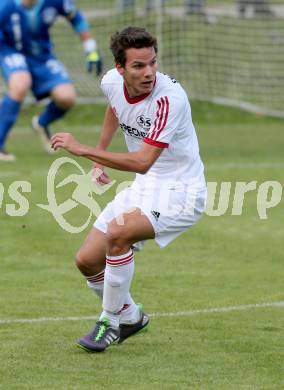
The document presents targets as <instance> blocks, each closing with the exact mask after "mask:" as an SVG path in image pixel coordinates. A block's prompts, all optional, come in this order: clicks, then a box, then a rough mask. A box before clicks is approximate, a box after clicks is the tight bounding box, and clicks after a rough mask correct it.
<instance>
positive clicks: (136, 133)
mask: <svg viewBox="0 0 284 390" xmlns="http://www.w3.org/2000/svg"><path fill="white" fill-rule="evenodd" d="M119 126H120V127H121V129H122V130H123V132H124V133H125V134H126V135H130V136H131V137H134V138H139V139H143V138H144V137H146V135H147V132H146V131H142V130H140V129H136V128H135V127H131V126H128V125H126V124H125V123H120V124H119Z"/></svg>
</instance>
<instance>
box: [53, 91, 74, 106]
mask: <svg viewBox="0 0 284 390" xmlns="http://www.w3.org/2000/svg"><path fill="white" fill-rule="evenodd" d="M75 102H76V97H75V95H73V94H72V95H68V94H66V95H62V96H60V97H59V98H58V99H56V104H57V105H58V106H59V107H60V108H62V109H65V110H68V109H69V108H71V107H72V106H74V104H75Z"/></svg>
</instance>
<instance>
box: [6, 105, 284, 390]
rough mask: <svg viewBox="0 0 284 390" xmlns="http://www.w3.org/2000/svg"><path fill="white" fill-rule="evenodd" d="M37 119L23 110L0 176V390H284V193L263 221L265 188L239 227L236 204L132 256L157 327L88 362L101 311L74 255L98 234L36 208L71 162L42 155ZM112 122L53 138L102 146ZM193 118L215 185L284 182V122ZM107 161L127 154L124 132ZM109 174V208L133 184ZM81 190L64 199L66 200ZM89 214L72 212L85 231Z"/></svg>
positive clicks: (82, 119) (91, 120)
mask: <svg viewBox="0 0 284 390" xmlns="http://www.w3.org/2000/svg"><path fill="white" fill-rule="evenodd" d="M34 111H37V109H33V108H28V109H25V110H24V111H23V113H22V115H21V119H20V121H19V123H18V125H17V127H16V128H15V129H14V131H13V132H12V134H11V138H10V141H9V145H8V146H9V150H10V151H11V152H14V153H15V154H16V155H17V161H16V162H15V163H3V162H1V165H0V206H1V210H0V261H1V263H0V264H1V265H0V267H1V268H0V270H1V272H0V302H1V303H0V345H1V347H0V350H1V353H0V356H1V365H0V389H1V390H2V389H3V390H16V389H17V390H18V389H19V390H41V389H42V390H46V389H52V390H63V389H66V390H75V389H77V390H87V389H90V390H91V389H115V390H117V389H177V390H180V389H212V390H221V389H224V390H231V389H234V390H238V389H245V390H247V389H255V390H259V389H267V390H271V389H279V390H280V389H283V388H284V325H283V324H284V306H283V302H284V291H283V276H284V271H283V215H284V213H283V207H284V201H283V195H282V200H281V202H280V203H279V204H278V205H277V206H276V207H274V208H271V209H269V210H267V216H268V218H267V219H260V217H259V215H258V212H257V190H255V191H251V192H248V193H247V194H246V195H245V199H244V205H243V213H242V215H241V216H234V215H232V213H231V211H232V201H233V194H231V197H230V202H229V208H228V211H227V212H226V213H225V214H224V215H222V216H220V217H212V216H209V215H204V217H203V218H202V219H201V221H200V222H199V223H198V224H197V225H196V226H195V227H194V228H193V229H192V230H190V231H188V232H187V233H185V234H183V235H182V236H181V237H180V238H178V239H177V240H176V241H175V242H174V243H173V244H171V245H170V246H169V247H168V248H166V249H164V250H161V249H159V248H158V247H157V246H156V245H155V244H154V243H153V242H149V243H148V244H147V245H146V247H145V249H144V251H143V252H140V253H138V254H137V255H136V274H135V278H134V282H133V287H132V293H133V296H134V298H135V299H136V300H137V301H138V302H143V304H144V307H145V309H146V311H147V312H149V313H150V314H151V315H152V319H151V324H150V327H149V330H148V331H147V332H145V333H143V334H141V335H137V336H136V337H133V338H132V339H129V340H127V341H126V342H125V343H124V344H121V345H118V346H112V347H110V348H109V349H108V350H107V351H106V352H105V353H102V354H88V353H86V352H84V351H82V350H80V349H79V348H77V347H76V345H75V341H76V339H77V338H79V337H80V336H81V335H83V334H85V333H86V332H87V331H88V330H89V329H90V328H91V327H92V326H93V324H94V320H92V319H86V318H85V317H88V316H93V317H94V318H95V317H96V315H97V314H99V313H100V304H99V302H98V300H97V299H96V297H95V296H94V295H93V294H92V293H91V292H90V291H89V289H88V288H87V287H86V285H85V282H84V280H83V278H82V277H81V276H80V274H79V272H78V271H77V270H76V269H75V266H74V260H73V258H74V253H75V252H76V250H77V249H78V248H79V247H80V244H81V243H82V240H83V238H84V236H85V235H86V233H87V231H88V229H89V228H90V227H91V224H90V225H89V227H88V229H87V230H85V231H84V232H82V233H80V234H71V233H67V232H65V231H64V230H63V229H62V228H61V227H60V226H59V225H58V223H57V222H56V221H55V220H54V218H53V217H52V215H51V214H50V213H48V212H47V211H45V210H43V209H41V208H39V207H37V206H36V205H37V204H38V203H42V204H46V203H47V198H46V197H47V195H46V179H47V173H48V170H49V167H50V166H51V164H52V162H53V161H54V160H55V159H56V158H58V157H61V156H64V154H63V153H61V152H60V153H59V154H57V155H53V156H48V155H45V154H44V153H43V152H42V150H41V148H40V145H39V141H38V139H37V138H36V136H35V135H34V134H33V132H32V130H30V128H29V123H30V118H31V114H32V112H34ZM103 111H104V107H103V106H97V107H94V106H86V107H79V106H77V107H76V108H75V109H74V110H73V112H72V113H70V114H69V116H67V117H66V119H65V120H64V121H61V122H58V124H56V126H55V128H56V130H66V131H72V132H74V134H76V135H77V136H78V138H79V139H80V140H81V141H83V142H86V143H89V144H94V145H95V143H96V139H97V137H98V129H99V125H100V123H101V121H102V115H103ZM193 119H194V122H195V124H196V127H197V131H198V136H199V141H200V147H201V154H202V157H203V160H204V162H205V167H206V178H207V181H208V182H214V181H217V182H218V183H221V182H223V181H226V182H228V181H231V182H232V188H235V183H236V182H240V181H243V182H251V181H257V189H258V188H259V186H260V185H261V184H262V183H264V182H265V181H277V182H279V183H281V185H282V186H283V185H284V174H283V168H284V158H283V149H284V134H283V120H280V119H272V118H267V117H261V116H256V115H251V114H247V113H244V112H241V111H238V110H235V109H229V108H224V107H219V106H213V105H210V104H205V103H198V102H196V103H194V104H193ZM112 150H124V142H123V138H122V136H121V134H120V135H118V136H117V137H116V138H115V140H114V143H113V146H112ZM77 161H78V162H79V163H80V165H81V166H82V167H83V168H84V169H85V171H86V172H87V171H88V170H89V169H90V164H89V162H88V161H84V160H83V159H77ZM69 173H78V171H76V168H75V167H72V166H71V165H70V166H63V167H62V168H61V173H60V179H63V178H64V177H66V176H67V174H69ZM110 173H111V175H112V176H113V178H114V179H116V180H117V183H116V185H115V186H114V187H113V188H112V189H111V190H109V191H108V192H106V193H105V195H103V196H101V197H97V198H96V199H97V200H98V203H99V204H100V206H101V207H103V205H105V204H106V202H107V201H108V200H110V199H111V198H112V197H113V194H114V191H115V188H116V186H117V184H118V183H120V182H122V181H124V180H131V178H132V177H133V175H131V174H127V173H119V172H115V171H110ZM16 180H21V181H27V182H29V183H31V191H30V192H27V193H25V194H23V195H24V196H25V198H26V199H27V202H28V206H29V210H28V212H27V213H26V214H25V215H24V216H17V217H15V216H14V217H12V216H10V215H9V214H11V210H12V209H11V206H8V207H7V205H9V204H11V205H13V204H14V205H16V211H17V208H18V207H19V205H18V203H17V202H16V201H15V200H13V199H12V198H11V196H10V195H9V192H8V191H9V188H10V190H11V184H12V183H13V182H14V181H16ZM73 189H74V186H72V185H71V184H69V185H66V186H64V187H63V188H61V189H58V196H59V198H60V201H63V200H66V199H70V197H71V195H72V191H73ZM1 191H2V192H4V196H3V199H2V196H1V193H2V192H1ZM87 216H88V211H87V210H86V208H84V207H83V206H81V205H78V207H77V208H75V209H74V210H72V211H71V212H70V215H68V214H66V218H69V221H70V222H72V223H74V224H75V223H76V224H78V225H81V224H82V223H84V221H85V220H86V218H87ZM275 304H276V305H275ZM210 309H216V310H210ZM70 317H74V318H73V320H71V319H70ZM31 319H34V320H38V321H34V322H33V321H29V320H31ZM20 320H22V321H20Z"/></svg>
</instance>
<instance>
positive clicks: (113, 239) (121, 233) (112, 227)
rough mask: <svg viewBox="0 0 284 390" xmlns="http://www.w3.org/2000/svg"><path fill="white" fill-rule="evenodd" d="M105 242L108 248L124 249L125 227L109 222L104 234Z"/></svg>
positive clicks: (125, 240)
mask: <svg viewBox="0 0 284 390" xmlns="http://www.w3.org/2000/svg"><path fill="white" fill-rule="evenodd" d="M106 240H107V243H108V246H110V247H114V246H116V247H124V246H125V245H126V244H127V243H128V237H127V234H126V229H125V227H124V226H123V225H119V224H117V223H116V222H111V223H110V224H109V226H108V229H107V232H106Z"/></svg>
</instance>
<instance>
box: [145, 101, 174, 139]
mask: <svg viewBox="0 0 284 390" xmlns="http://www.w3.org/2000/svg"><path fill="white" fill-rule="evenodd" d="M157 106H158V107H157V112H156V119H155V122H154V127H153V129H152V130H151V132H150V133H149V134H148V136H147V138H148V139H152V140H157V138H158V137H159V135H160V134H161V132H162V131H163V130H164V128H165V126H166V124H167V120H168V116H169V99H168V97H167V96H164V97H161V98H160V99H159V100H157Z"/></svg>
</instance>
